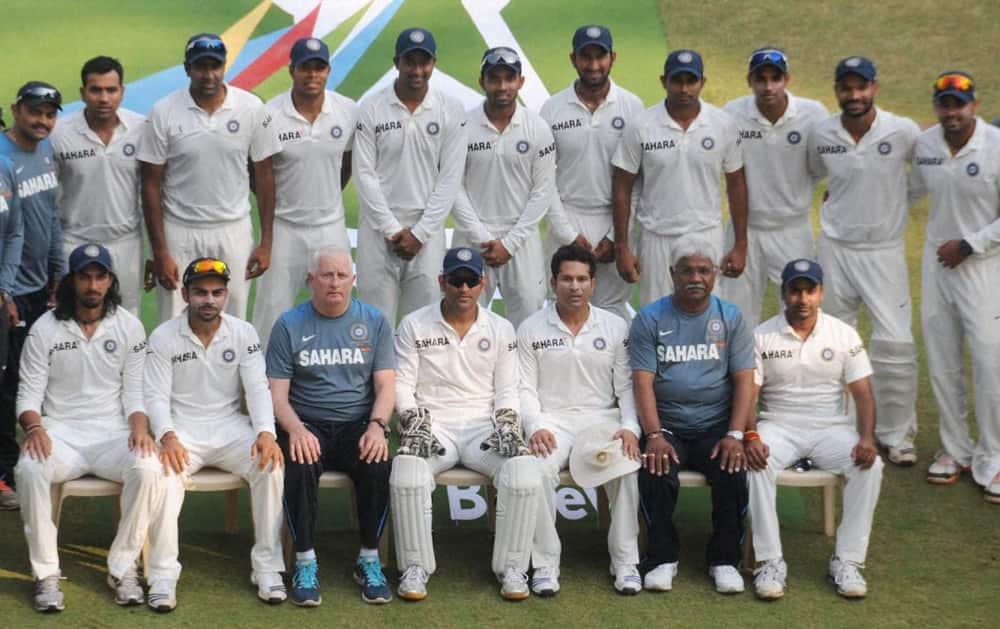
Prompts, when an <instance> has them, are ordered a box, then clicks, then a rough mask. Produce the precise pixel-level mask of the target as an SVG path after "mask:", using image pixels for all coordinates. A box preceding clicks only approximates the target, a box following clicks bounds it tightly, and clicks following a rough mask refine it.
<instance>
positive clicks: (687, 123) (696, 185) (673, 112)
mask: <svg viewBox="0 0 1000 629" xmlns="http://www.w3.org/2000/svg"><path fill="white" fill-rule="evenodd" d="M706 80H707V79H706V78H705V72H704V64H703V63H702V59H701V55H699V54H698V53H697V52H695V51H694V50H675V51H673V52H671V53H670V54H669V55H668V56H667V60H666V62H664V65H663V76H661V77H660V83H661V84H662V85H663V89H665V90H666V92H667V98H666V100H664V101H663V102H661V103H657V104H656V105H654V106H652V107H650V108H649V109H647V110H646V111H644V112H643V113H642V114H641V115H640V116H639V117H638V118H637V119H636V121H635V123H634V124H631V125H629V127H628V128H627V129H626V130H625V133H624V135H622V139H621V142H619V143H618V148H617V149H616V150H615V155H614V157H613V158H612V160H611V163H612V164H613V165H614V167H615V170H614V178H613V180H612V202H613V205H614V210H613V214H614V228H615V263H616V264H617V265H618V272H619V273H620V274H621V276H622V277H623V278H624V279H625V281H626V282H629V283H630V284H633V283H635V282H637V281H638V282H639V302H640V303H641V304H648V303H650V302H652V301H653V300H655V299H659V298H660V297H662V296H663V295H667V294H669V293H671V292H672V290H673V286H672V284H671V280H670V275H668V274H667V273H664V272H663V269H666V268H667V267H669V266H670V260H671V258H672V257H673V255H672V254H671V251H672V250H673V249H674V248H675V247H677V246H679V244H680V242H681V241H682V240H685V239H687V238H688V237H690V236H692V235H695V234H697V235H700V236H704V238H705V239H707V240H708V241H709V242H710V243H711V244H712V246H713V247H714V249H713V251H711V252H708V253H709V254H710V256H711V258H712V263H713V266H714V265H715V264H718V263H719V261H720V259H721V265H722V273H723V275H725V276H726V277H738V276H739V275H740V273H742V272H743V266H744V260H745V259H746V252H747V188H746V181H745V179H744V175H743V154H742V151H741V150H740V137H739V131H738V129H737V125H736V122H735V121H734V120H733V118H732V117H730V116H729V114H727V113H725V112H723V111H722V110H721V109H719V108H718V107H715V106H713V105H709V104H708V103H706V102H704V101H702V100H701V98H700V97H699V95H700V94H701V90H702V88H703V87H704V86H705V81H706ZM723 174H724V175H725V179H726V195H727V196H728V198H729V214H730V221H731V223H732V225H733V232H734V234H735V244H734V245H733V247H732V248H731V249H730V250H729V253H727V254H726V255H725V257H723V256H722V254H721V252H722V244H723V229H722V214H721V212H722V206H721V199H720V193H721V191H720V184H719V180H720V179H722V176H723ZM639 175H641V176H642V177H643V185H642V193H641V195H640V196H639V216H638V220H639V224H640V225H641V226H642V231H641V233H640V235H639V245H638V257H636V253H635V252H633V250H632V246H631V245H630V244H629V219H630V217H631V212H632V209H631V208H632V189H633V185H634V183H635V180H636V177H637V176H639ZM643 269H645V270H646V272H645V273H642V272H641V271H642V270H643Z"/></svg>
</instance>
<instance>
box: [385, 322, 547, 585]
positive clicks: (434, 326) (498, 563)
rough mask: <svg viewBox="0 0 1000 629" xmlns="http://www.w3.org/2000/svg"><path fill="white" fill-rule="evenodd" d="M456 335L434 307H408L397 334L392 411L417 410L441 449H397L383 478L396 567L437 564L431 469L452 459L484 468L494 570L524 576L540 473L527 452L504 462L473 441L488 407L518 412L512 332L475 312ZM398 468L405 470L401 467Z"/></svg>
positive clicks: (479, 438) (488, 422)
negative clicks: (424, 413) (491, 507)
mask: <svg viewBox="0 0 1000 629" xmlns="http://www.w3.org/2000/svg"><path fill="white" fill-rule="evenodd" d="M478 311H479V312H478V316H477V318H476V321H475V323H473V324H472V327H470V328H469V330H468V331H467V332H466V333H465V336H464V337H462V338H459V336H458V333H457V332H455V330H454V329H453V328H452V327H451V325H449V324H448V323H447V322H446V321H445V320H444V318H443V317H442V315H441V306H440V303H433V304H430V305H428V306H425V307H423V308H420V309H419V310H416V311H414V312H412V313H410V314H409V315H407V316H406V317H404V318H403V320H402V321H400V324H399V328H398V329H397V331H396V341H395V345H396V409H397V411H398V412H402V411H405V410H408V409H413V408H425V409H427V410H428V411H430V414H431V420H432V421H431V430H432V432H433V434H434V436H435V437H437V439H438V440H439V441H440V442H441V444H442V445H443V446H444V449H445V452H444V454H441V455H435V456H431V457H429V458H427V459H421V458H417V457H415V456H411V455H396V457H395V458H394V459H393V469H392V475H391V476H390V479H389V488H390V492H391V493H390V496H391V499H392V512H393V522H394V526H393V529H394V531H395V536H396V558H397V561H398V564H399V569H400V570H401V571H402V570H405V569H406V568H407V567H408V566H411V565H420V566H422V567H423V568H424V569H425V570H426V571H427V572H428V573H433V572H434V570H435V568H436V561H435V558H434V550H433V542H432V541H431V536H430V521H431V492H432V491H433V489H434V486H435V484H434V475H435V474H438V473H439V472H442V471H444V470H447V469H451V468H452V467H454V466H455V465H458V464H462V465H463V466H465V467H467V468H469V469H472V470H475V471H477V472H480V473H482V474H485V475H487V476H489V477H490V478H492V479H493V484H494V486H496V487H497V490H498V504H497V524H496V542H495V544H494V552H493V571H494V572H495V573H497V574H501V573H503V572H504V570H505V569H506V568H507V567H512V566H513V567H516V568H518V569H519V570H521V571H522V572H526V571H527V569H528V562H529V560H530V559H531V534H532V531H534V529H535V521H536V512H537V510H538V501H537V495H538V492H539V482H540V481H539V474H540V470H539V468H538V465H537V461H536V460H535V459H534V457H531V456H519V457H514V458H510V459H508V458H504V457H503V456H501V455H500V454H498V453H497V452H495V451H493V450H483V449H481V448H480V444H481V443H482V442H483V441H485V440H486V439H487V438H488V437H489V436H490V435H491V434H492V433H493V421H492V418H493V413H494V411H496V410H499V409H503V408H508V409H513V410H515V411H518V410H519V409H520V403H519V400H518V391H517V387H518V367H517V337H516V335H515V333H514V327H513V326H512V325H511V324H510V322H509V321H507V320H506V319H504V318H503V317H501V316H500V315H497V314H495V313H493V312H491V311H489V310H487V309H486V308H484V307H482V306H480V307H479V308H478ZM404 470H405V471H404Z"/></svg>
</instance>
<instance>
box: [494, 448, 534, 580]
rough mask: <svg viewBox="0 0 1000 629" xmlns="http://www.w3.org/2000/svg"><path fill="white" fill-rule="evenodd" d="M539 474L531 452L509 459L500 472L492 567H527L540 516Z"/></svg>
mask: <svg viewBox="0 0 1000 629" xmlns="http://www.w3.org/2000/svg"><path fill="white" fill-rule="evenodd" d="M539 476H540V475H539V469H538V461H537V460H536V459H535V458H534V457H531V456H518V457H514V458H512V459H509V460H508V461H507V462H506V463H504V464H503V467H501V468H500V471H499V473H498V474H497V479H496V488H497V509H496V514H497V523H496V539H495V540H494V542H493V571H494V572H496V573H497V574H501V573H502V572H503V571H504V570H505V569H507V568H511V567H513V568H517V569H518V570H520V571H522V572H527V570H528V563H529V561H530V559H531V542H532V539H533V538H534V532H535V523H536V521H537V519H538V493H539V491H541V482H540V480H539Z"/></svg>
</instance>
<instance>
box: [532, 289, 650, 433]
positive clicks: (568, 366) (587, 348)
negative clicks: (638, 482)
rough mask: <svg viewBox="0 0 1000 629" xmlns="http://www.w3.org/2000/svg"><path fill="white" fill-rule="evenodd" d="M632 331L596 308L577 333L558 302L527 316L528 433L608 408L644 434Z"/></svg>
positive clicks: (629, 427)
mask: <svg viewBox="0 0 1000 629" xmlns="http://www.w3.org/2000/svg"><path fill="white" fill-rule="evenodd" d="M628 331H629V326H628V323H625V320H624V319H622V318H621V317H619V316H618V315H616V314H614V313H612V312H609V311H607V310H602V309H601V308H598V307H596V306H591V307H590V316H589V317H587V321H586V322H585V323H584V324H583V327H582V328H580V331H579V332H577V334H576V336H574V335H573V334H572V333H571V332H570V331H569V328H567V327H566V324H565V323H563V321H562V319H560V318H559V313H558V311H557V310H556V305H555V303H550V304H549V305H547V306H546V307H545V308H543V309H541V310H539V311H538V312H536V313H534V314H533V315H531V316H530V317H528V318H527V319H525V320H524V323H522V324H521V326H520V327H519V328H518V329H517V355H518V364H519V366H520V370H521V386H520V395H521V413H522V417H523V418H524V419H523V421H524V432H525V434H526V435H527V436H529V437H530V436H531V435H532V434H533V433H534V432H535V431H536V430H538V429H540V428H550V426H548V425H547V422H546V419H547V417H548V416H551V415H561V416H574V415H578V416H580V417H581V418H587V417H588V416H591V415H594V414H597V413H600V412H602V411H607V410H609V409H617V410H618V411H619V413H620V417H621V423H622V426H623V427H625V428H628V429H629V430H631V431H632V432H634V433H635V435H636V437H638V436H639V434H640V432H639V419H638V416H637V415H636V410H635V397H634V396H633V394H632V366H631V364H630V362H629V356H628Z"/></svg>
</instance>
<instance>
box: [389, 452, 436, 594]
mask: <svg viewBox="0 0 1000 629" xmlns="http://www.w3.org/2000/svg"><path fill="white" fill-rule="evenodd" d="M433 490H434V477H433V475H432V474H431V469H430V466H429V465H427V461H425V460H424V459H421V458H419V457H416V456H412V455H409V454H398V455H396V457H395V458H394V459H393V461H392V473H391V474H390V475H389V500H390V503H391V505H392V523H393V527H392V530H393V533H394V536H395V540H396V563H397V565H398V567H399V570H400V572H402V571H404V570H406V569H407V568H408V567H410V566H420V567H421V568H423V569H424V570H425V571H426V572H427V574H433V573H434V570H435V569H436V568H437V562H436V561H435V559H434V540H433V539H432V537H431V522H432V518H433V511H432V503H431V493H432V492H433Z"/></svg>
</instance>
